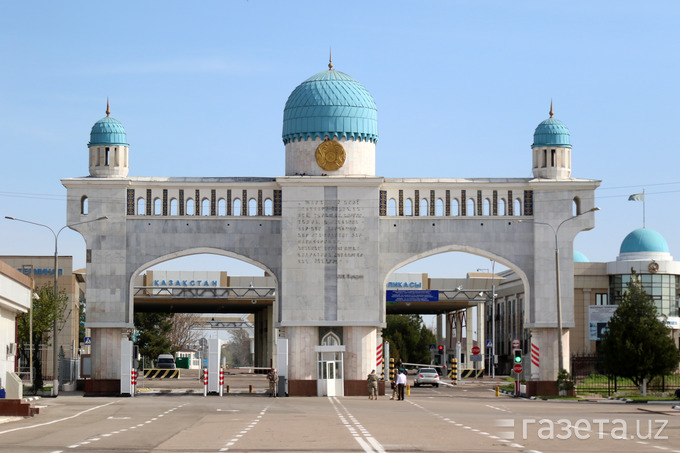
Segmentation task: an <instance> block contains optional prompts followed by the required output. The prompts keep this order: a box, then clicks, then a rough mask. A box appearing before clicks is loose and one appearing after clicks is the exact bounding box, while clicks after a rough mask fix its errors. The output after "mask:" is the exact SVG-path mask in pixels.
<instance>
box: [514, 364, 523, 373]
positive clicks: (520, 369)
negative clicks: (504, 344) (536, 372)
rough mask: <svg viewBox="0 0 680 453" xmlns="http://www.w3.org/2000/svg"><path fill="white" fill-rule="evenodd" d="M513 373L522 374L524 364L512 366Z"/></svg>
mask: <svg viewBox="0 0 680 453" xmlns="http://www.w3.org/2000/svg"><path fill="white" fill-rule="evenodd" d="M512 371H514V372H515V373H517V374H519V373H521V372H522V364H521V363H516V364H514V365H513V366H512Z"/></svg>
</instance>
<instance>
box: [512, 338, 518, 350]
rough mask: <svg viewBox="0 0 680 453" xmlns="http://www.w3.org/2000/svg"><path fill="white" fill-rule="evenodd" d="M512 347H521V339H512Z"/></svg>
mask: <svg viewBox="0 0 680 453" xmlns="http://www.w3.org/2000/svg"><path fill="white" fill-rule="evenodd" d="M512 348H513V349H517V348H519V340H518V339H517V338H515V339H514V340H512Z"/></svg>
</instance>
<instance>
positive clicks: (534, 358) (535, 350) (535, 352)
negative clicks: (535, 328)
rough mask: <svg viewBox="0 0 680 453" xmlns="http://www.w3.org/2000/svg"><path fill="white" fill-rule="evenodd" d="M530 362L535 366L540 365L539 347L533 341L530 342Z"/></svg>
mask: <svg viewBox="0 0 680 453" xmlns="http://www.w3.org/2000/svg"><path fill="white" fill-rule="evenodd" d="M531 363H532V364H533V365H534V366H535V367H536V368H539V367H540V366H541V349H540V348H539V347H538V345H536V344H535V343H531Z"/></svg>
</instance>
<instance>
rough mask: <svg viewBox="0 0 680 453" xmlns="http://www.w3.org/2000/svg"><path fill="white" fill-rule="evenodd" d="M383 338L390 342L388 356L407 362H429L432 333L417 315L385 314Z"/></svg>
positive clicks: (432, 339) (432, 342)
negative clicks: (385, 321) (385, 323)
mask: <svg viewBox="0 0 680 453" xmlns="http://www.w3.org/2000/svg"><path fill="white" fill-rule="evenodd" d="M382 335H383V339H384V340H386V341H389V343H390V357H392V358H394V359H401V360H402V361H403V362H409V363H430V345H431V344H434V343H435V342H436V339H435V336H434V333H432V331H431V330H430V329H428V328H427V327H425V324H423V319H422V318H421V317H420V316H419V315H387V327H385V328H384V329H383V331H382Z"/></svg>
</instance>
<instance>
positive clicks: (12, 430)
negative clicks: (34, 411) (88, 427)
mask: <svg viewBox="0 0 680 453" xmlns="http://www.w3.org/2000/svg"><path fill="white" fill-rule="evenodd" d="M114 403H116V401H111V402H110V403H106V404H102V405H101V406H95V407H91V408H89V409H86V410H84V411H81V412H78V413H77V414H74V415H71V416H69V417H64V418H60V419H58V420H52V421H51V422H45V423H39V424H37V425H30V426H22V427H19V428H12V429H7V430H5V431H0V434H6V433H11V432H14V431H21V430H24V429H33V428H39V427H41V426H47V425H51V424H53V423H59V422H63V421H65V420H70V419H72V418H76V417H79V416H81V415H83V414H86V413H88V412H90V411H93V410H96V409H101V408H102V407H106V406H108V405H110V404H114Z"/></svg>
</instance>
